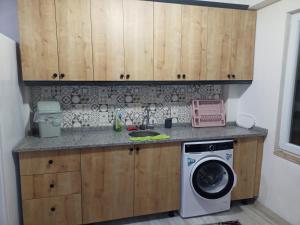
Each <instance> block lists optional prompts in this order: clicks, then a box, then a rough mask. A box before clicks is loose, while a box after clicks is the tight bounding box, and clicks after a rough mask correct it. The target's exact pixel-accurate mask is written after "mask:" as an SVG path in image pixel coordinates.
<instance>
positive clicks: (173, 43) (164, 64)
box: [154, 2, 181, 80]
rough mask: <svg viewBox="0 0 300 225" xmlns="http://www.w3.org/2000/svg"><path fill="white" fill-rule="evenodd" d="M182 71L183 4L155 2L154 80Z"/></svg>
mask: <svg viewBox="0 0 300 225" xmlns="http://www.w3.org/2000/svg"><path fill="white" fill-rule="evenodd" d="M180 73H181V5H179V4H170V3H160V2H154V80H177V79H178V78H177V74H180Z"/></svg>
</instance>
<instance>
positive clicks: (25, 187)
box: [21, 172, 81, 200]
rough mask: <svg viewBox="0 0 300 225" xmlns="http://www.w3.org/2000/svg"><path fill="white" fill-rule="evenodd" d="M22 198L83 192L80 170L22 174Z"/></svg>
mask: <svg viewBox="0 0 300 225" xmlns="http://www.w3.org/2000/svg"><path fill="white" fill-rule="evenodd" d="M21 187H22V188H21V190H22V199H23V200H29V199H37V198H48V197H55V196H62V195H71V194H81V175H80V172H67V173H57V174H55V173H53V174H43V175H30V176H21Z"/></svg>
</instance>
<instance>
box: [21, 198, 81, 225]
mask: <svg viewBox="0 0 300 225" xmlns="http://www.w3.org/2000/svg"><path fill="white" fill-rule="evenodd" d="M23 220H24V225H41V224H43V225H77V224H82V217H81V195H79V194H76V195H69V196H63V197H55V198H41V199H33V200H24V201H23Z"/></svg>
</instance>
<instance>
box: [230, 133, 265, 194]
mask: <svg viewBox="0 0 300 225" xmlns="http://www.w3.org/2000/svg"><path fill="white" fill-rule="evenodd" d="M263 142H264V139H263V138H262V137H259V138H257V137H254V138H241V139H238V140H237V142H236V143H235V145H234V156H233V167H234V171H235V173H236V175H237V185H236V187H235V188H234V189H233V191H232V194H231V199H232V200H242V199H249V198H254V197H256V196H258V192H259V185H260V174H261V163H262V154H263Z"/></svg>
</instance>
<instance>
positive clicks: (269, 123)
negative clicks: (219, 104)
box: [237, 0, 300, 225]
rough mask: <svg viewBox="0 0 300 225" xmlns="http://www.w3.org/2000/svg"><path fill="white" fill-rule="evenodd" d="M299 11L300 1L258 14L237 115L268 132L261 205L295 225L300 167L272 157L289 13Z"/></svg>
mask: <svg viewBox="0 0 300 225" xmlns="http://www.w3.org/2000/svg"><path fill="white" fill-rule="evenodd" d="M298 9H300V1H299V0H284V1H280V2H278V3H276V4H273V5H271V6H268V7H266V8H264V9H261V10H259V11H258V16H257V33H256V51H255V65H254V82H253V84H252V85H251V86H250V87H249V88H248V89H247V90H246V91H245V92H244V94H242V96H241V98H240V99H239V103H238V106H237V108H238V111H239V112H246V113H250V114H253V115H254V116H255V117H256V120H257V125H258V126H261V127H264V128H267V129H268V130H269V134H268V137H267V139H266V141H265V145H264V158H263V167H262V178H261V188H260V197H259V199H258V201H259V202H260V203H261V204H263V205H264V206H266V207H267V208H269V209H271V210H272V211H274V212H275V213H277V214H278V215H280V216H281V217H283V218H284V219H286V220H287V221H289V222H290V223H292V224H293V225H299V224H300V216H299V210H300V166H299V165H296V164H294V163H291V162H289V161H287V160H284V159H282V158H279V157H277V156H275V155H274V154H273V152H274V149H275V143H276V126H277V116H278V111H279V110H278V104H279V101H280V93H279V92H280V85H281V78H282V70H283V66H284V50H285V35H286V29H287V13H289V12H291V11H294V10H298Z"/></svg>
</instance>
